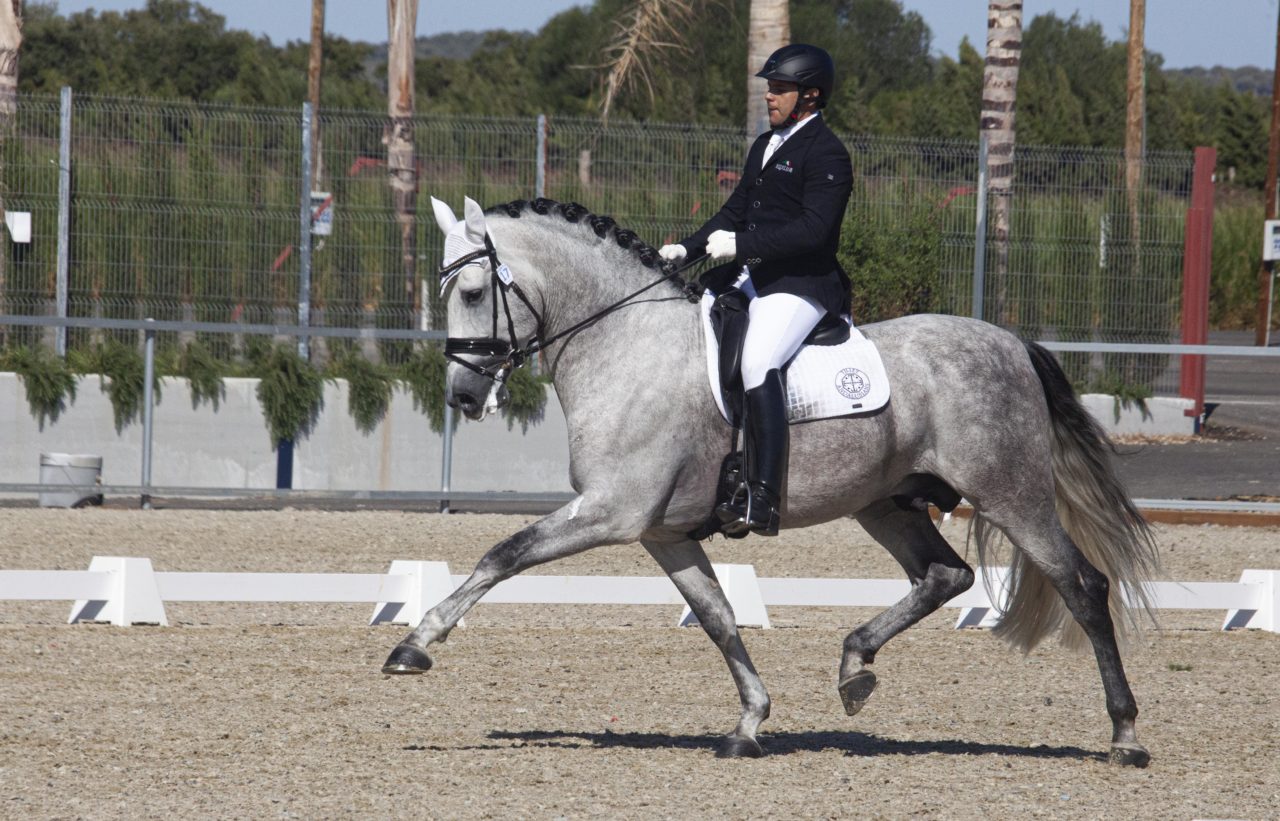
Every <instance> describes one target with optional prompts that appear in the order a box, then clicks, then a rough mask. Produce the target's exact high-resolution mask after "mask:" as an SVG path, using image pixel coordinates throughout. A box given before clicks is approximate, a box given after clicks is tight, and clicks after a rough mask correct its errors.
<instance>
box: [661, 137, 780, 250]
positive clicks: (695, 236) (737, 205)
mask: <svg viewBox="0 0 1280 821" xmlns="http://www.w3.org/2000/svg"><path fill="white" fill-rule="evenodd" d="M768 140H769V132H767V131H766V132H765V133H764V134H762V135H761V136H760V138H759V139H757V140H756V143H757V145H754V146H752V148H751V150H750V151H748V152H747V164H746V167H745V168H744V169H743V171H742V176H740V177H739V178H738V184H737V185H736V186H734V189H733V193H732V194H730V195H729V199H727V200H726V201H725V203H724V205H722V206H721V207H720V210H719V211H717V212H716V215H715V216H713V217H712V218H711V219H709V220H707V221H706V223H705V224H704V225H703V226H702V227H701V228H699V229H698V230H697V231H694V232H693V233H692V234H690V235H689V236H687V237H685V238H684V239H682V240H680V244H681V245H683V246H684V247H685V248H686V249H688V251H689V258H690V259H693V258H694V257H697V256H700V255H701V254H702V253H703V252H705V251H706V250H707V237H709V236H711V232H713V231H737V230H738V226H740V225H742V224H743V222H744V221H745V220H746V218H747V195H748V190H749V189H750V188H751V185H752V183H754V182H755V178H756V177H758V176H759V174H754V173H752V171H751V169H752V167H753V166H754V167H755V168H756V170H757V171H758V170H759V167H760V160H759V156H760V154H759V153H758V151H757V149H759V150H763V149H760V148H759V144H760V143H761V141H763V142H766V143H767V142H768ZM753 158H754V160H753ZM739 256H741V255H739Z"/></svg>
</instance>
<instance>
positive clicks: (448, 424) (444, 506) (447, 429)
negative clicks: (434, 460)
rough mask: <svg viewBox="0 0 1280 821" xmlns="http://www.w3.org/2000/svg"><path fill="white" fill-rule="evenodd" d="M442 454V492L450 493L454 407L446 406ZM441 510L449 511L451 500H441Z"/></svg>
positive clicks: (442, 511)
mask: <svg viewBox="0 0 1280 821" xmlns="http://www.w3.org/2000/svg"><path fill="white" fill-rule="evenodd" d="M442 450H443V452H442V453H441V455H440V492H441V493H448V492H449V485H450V484H451V483H452V482H453V407H452V406H450V405H449V404H447V403H446V404H445V406H444V443H443V447H442ZM440 512H441V513H448V512H449V500H448V499H441V500H440Z"/></svg>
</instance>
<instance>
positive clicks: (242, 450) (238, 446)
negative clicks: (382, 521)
mask: <svg viewBox="0 0 1280 821" xmlns="http://www.w3.org/2000/svg"><path fill="white" fill-rule="evenodd" d="M225 384H226V397H225V399H224V400H223V401H222V402H221V403H220V405H219V409H218V410H217V411H216V412H215V411H214V410H213V409H212V407H210V406H209V405H201V406H200V407H199V408H194V409H193V408H192V406H191V394H190V391H189V389H188V387H187V382H186V380H185V379H174V378H166V379H164V380H163V385H162V392H161V393H162V395H161V401H160V404H159V405H158V406H157V407H156V411H155V434H154V438H153V440H152V452H153V456H152V471H151V481H152V484H153V485H156V486H169V487H232V488H274V487H275V478H276V455H275V452H274V451H273V450H272V448H271V442H270V438H269V435H268V433H267V426H266V422H265V420H264V417H263V415H262V410H261V407H260V406H259V403H258V399H257V396H256V395H255V391H256V388H257V380H254V379H227V380H225ZM567 441H568V434H567V432H566V428H565V422H564V415H563V414H562V413H561V411H560V405H559V403H558V402H557V401H556V398H555V393H554V391H551V392H549V401H548V403H547V409H546V414H545V417H544V419H543V420H542V421H541V422H540V423H538V424H534V425H530V426H529V429H528V432H527V433H522V432H521V430H520V427H519V425H516V426H514V429H511V430H509V429H508V427H507V424H506V421H505V420H504V419H501V418H490V419H486V420H485V421H483V422H468V421H466V420H463V421H462V423H461V424H460V425H459V426H458V430H457V432H456V434H455V436H454V442H453V482H452V486H451V489H453V490H464V491H482V490H507V491H523V492H571V490H572V489H571V488H570V486H569V456H568V447H567V444H566V443H567ZM42 452H58V453H89V454H95V455H98V456H101V457H102V458H103V468H102V480H103V483H104V484H109V485H137V484H139V482H140V481H141V476H142V421H141V419H140V418H139V419H138V420H136V421H134V422H133V423H132V424H130V425H128V426H127V427H125V428H124V429H123V430H122V431H120V433H118V434H117V432H116V430H115V427H114V423H113V420H112V415H111V403H110V401H109V400H108V399H107V396H106V394H105V393H103V392H102V391H101V390H100V388H99V378H98V377H97V376H88V377H81V378H80V380H79V383H78V387H77V391H76V400H75V402H74V403H73V404H72V405H71V407H70V408H68V409H67V411H66V412H65V413H64V414H62V416H61V417H60V418H59V419H58V421H57V422H46V423H45V426H44V429H43V430H41V429H40V427H39V425H38V424H37V422H36V420H35V419H34V418H33V417H32V415H31V411H30V409H29V407H28V405H27V400H26V390H25V388H24V387H23V385H22V380H21V379H19V378H18V377H17V376H16V375H15V374H11V373H0V482H4V483H34V482H37V481H39V475H40V454H41V453H42ZM442 452H443V439H442V437H441V436H440V434H438V433H434V432H432V430H431V427H430V425H429V424H428V422H427V419H426V417H425V416H424V415H423V414H422V413H420V412H418V411H416V410H414V407H413V400H412V398H411V397H410V396H408V395H407V394H404V393H401V392H396V393H395V395H394V397H393V399H392V402H391V406H390V408H389V409H388V411H387V415H386V418H385V419H384V420H383V421H382V423H381V424H379V425H378V427H377V428H375V429H374V431H373V432H372V433H370V434H368V435H366V434H363V433H361V432H360V431H359V430H357V429H356V426H355V422H354V421H353V420H352V418H351V415H350V413H348V411H347V385H346V383H345V382H342V381H339V382H337V383H326V384H325V390H324V408H323V410H322V411H321V414H320V418H319V420H318V422H317V424H316V426H315V430H313V431H312V433H311V435H310V436H309V437H307V438H305V439H303V440H302V441H301V442H299V443H298V444H297V447H296V449H295V452H294V481H293V485H294V487H295V488H298V489H304V490H403V491H413V490H439V489H440V478H441V456H442Z"/></svg>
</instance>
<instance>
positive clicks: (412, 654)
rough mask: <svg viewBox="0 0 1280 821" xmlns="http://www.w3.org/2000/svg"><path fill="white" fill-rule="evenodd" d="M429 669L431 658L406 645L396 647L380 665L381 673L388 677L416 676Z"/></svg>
mask: <svg viewBox="0 0 1280 821" xmlns="http://www.w3.org/2000/svg"><path fill="white" fill-rule="evenodd" d="M430 669H431V656H428V655H427V654H426V653H424V652H422V651H421V650H419V649H418V648H416V647H410V646H409V645H407V644H398V645H396V649H394V650H392V651H391V655H389V656H387V660H386V661H385V662H383V664H382V672H384V673H386V674H387V675H389V676H406V675H416V674H419V673H425V672H427V671H428V670H430Z"/></svg>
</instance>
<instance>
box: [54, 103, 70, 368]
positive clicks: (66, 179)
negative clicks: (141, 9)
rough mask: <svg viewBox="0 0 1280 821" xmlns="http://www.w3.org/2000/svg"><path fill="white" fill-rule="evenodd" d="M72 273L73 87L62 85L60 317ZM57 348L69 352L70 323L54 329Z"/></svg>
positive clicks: (65, 353)
mask: <svg viewBox="0 0 1280 821" xmlns="http://www.w3.org/2000/svg"><path fill="white" fill-rule="evenodd" d="M70 276H71V86H63V87H62V105H61V111H60V114H59V120H58V273H57V278H58V281H57V300H58V309H57V310H58V318H59V319H66V317H67V295H68V293H69V291H70V287H69V286H70ZM53 345H54V351H55V352H56V353H57V354H58V356H66V355H67V326H65V325H62V326H59V327H58V328H57V329H55V330H54V343H53Z"/></svg>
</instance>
